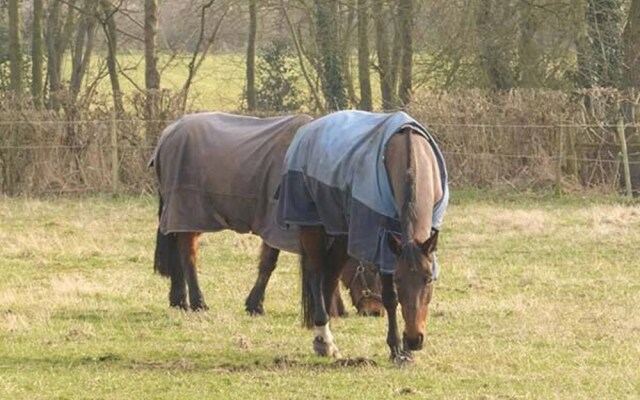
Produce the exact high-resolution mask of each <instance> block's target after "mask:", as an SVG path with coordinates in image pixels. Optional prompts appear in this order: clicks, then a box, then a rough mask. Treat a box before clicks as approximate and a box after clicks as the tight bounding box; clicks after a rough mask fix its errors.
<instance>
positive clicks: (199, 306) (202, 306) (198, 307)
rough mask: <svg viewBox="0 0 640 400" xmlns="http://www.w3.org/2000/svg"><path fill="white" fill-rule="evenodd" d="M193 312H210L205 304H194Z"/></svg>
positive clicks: (192, 306)
mask: <svg viewBox="0 0 640 400" xmlns="http://www.w3.org/2000/svg"><path fill="white" fill-rule="evenodd" d="M191 311H194V312H204V311H209V306H207V305H206V304H205V303H200V304H192V305H191Z"/></svg>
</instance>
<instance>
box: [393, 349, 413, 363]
mask: <svg viewBox="0 0 640 400" xmlns="http://www.w3.org/2000/svg"><path fill="white" fill-rule="evenodd" d="M391 360H392V361H393V364H394V365H395V366H396V367H406V366H407V365H409V364H412V363H413V355H412V354H411V353H410V352H408V351H402V352H400V353H398V354H396V355H394V356H392V357H391Z"/></svg>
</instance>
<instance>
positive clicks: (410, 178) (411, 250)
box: [400, 129, 422, 269]
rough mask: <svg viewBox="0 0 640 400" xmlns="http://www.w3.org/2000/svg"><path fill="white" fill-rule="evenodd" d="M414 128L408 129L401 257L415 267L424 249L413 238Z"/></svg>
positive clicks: (414, 218) (414, 197)
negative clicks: (412, 142) (412, 139)
mask: <svg viewBox="0 0 640 400" xmlns="http://www.w3.org/2000/svg"><path fill="white" fill-rule="evenodd" d="M412 132H413V131H412V130H411V129H408V131H407V139H406V140H407V170H406V180H405V183H404V193H405V196H404V204H402V215H401V221H400V223H401V226H402V252H401V254H400V258H401V259H402V260H403V261H404V262H405V263H407V265H409V266H411V269H414V268H415V267H416V266H418V265H420V262H421V261H420V260H421V258H422V250H421V249H420V248H419V247H418V245H417V244H416V243H415V241H414V240H413V236H414V232H415V227H414V221H415V220H416V218H417V215H418V214H417V211H416V165H415V157H414V153H413V145H412V144H411V135H412Z"/></svg>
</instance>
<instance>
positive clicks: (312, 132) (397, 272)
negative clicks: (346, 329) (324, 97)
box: [277, 111, 448, 365]
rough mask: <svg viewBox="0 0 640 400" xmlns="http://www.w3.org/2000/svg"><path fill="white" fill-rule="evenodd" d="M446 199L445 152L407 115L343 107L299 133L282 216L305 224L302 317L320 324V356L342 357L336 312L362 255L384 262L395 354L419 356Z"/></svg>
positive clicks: (404, 358)
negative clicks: (332, 310)
mask: <svg viewBox="0 0 640 400" xmlns="http://www.w3.org/2000/svg"><path fill="white" fill-rule="evenodd" d="M349 146H351V148H349ZM447 204H448V186H447V174H446V166H445V164H444V159H443V157H442V154H441V153H440V150H439V149H438V147H437V145H436V144H435V141H434V140H433V138H432V137H431V135H430V134H429V133H428V132H427V130H426V129H425V128H424V127H422V126H421V125H420V124H419V123H418V122H417V121H415V120H413V118H411V117H409V116H408V115H407V114H405V113H403V112H398V113H393V114H371V113H365V112H360V111H341V112H337V113H334V114H330V115H328V116H325V117H323V118H320V119H317V120H315V121H313V122H311V123H310V124H308V125H306V126H304V127H302V128H301V129H300V130H299V131H298V134H297V135H296V138H295V139H294V142H293V143H292V145H291V146H290V148H289V150H288V152H287V155H286V157H285V168H284V171H283V175H282V183H281V193H280V198H279V204H278V212H277V219H278V222H279V224H281V225H282V226H285V227H286V226H289V227H291V226H297V227H298V228H299V239H300V246H301V251H302V258H301V268H302V285H303V291H302V306H303V323H304V325H306V326H307V327H309V328H311V327H313V328H314V340H313V349H314V351H315V353H316V354H318V355H321V356H333V357H336V358H339V357H340V352H339V349H338V347H337V346H336V344H335V342H334V338H333V334H332V332H331V330H330V327H329V321H330V315H329V314H328V313H327V310H328V309H329V306H330V299H331V294H332V293H333V292H334V291H335V288H336V286H337V284H338V277H339V276H340V274H341V273H342V271H343V265H344V261H345V260H346V259H347V258H348V257H349V256H353V257H355V258H358V259H363V260H366V261H368V262H373V263H374V264H376V265H377V266H378V267H380V269H381V281H382V301H383V304H384V307H385V309H386V314H387V318H388V331H387V345H388V347H389V351H390V358H391V360H392V361H393V362H394V363H395V364H399V365H402V364H405V363H409V362H412V361H413V355H412V351H416V350H420V349H421V348H422V347H423V343H424V338H425V332H426V323H427V317H428V313H429V303H430V302H431V299H432V296H433V290H434V279H436V278H437V275H438V269H437V262H436V257H435V251H436V248H437V243H438V236H439V228H440V224H441V222H442V216H443V214H444V210H445V209H446V206H447ZM338 210H339V211H338ZM398 303H399V304H400V306H401V313H402V317H403V319H404V331H403V334H402V336H400V334H399V331H398V327H397V316H396V309H397V306H398ZM401 338H402V339H401Z"/></svg>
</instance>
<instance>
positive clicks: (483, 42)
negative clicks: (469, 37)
mask: <svg viewBox="0 0 640 400" xmlns="http://www.w3.org/2000/svg"><path fill="white" fill-rule="evenodd" d="M501 6H502V5H501ZM497 8H498V7H495V6H494V0H479V1H478V3H477V9H476V15H475V17H476V28H477V31H478V37H479V39H480V49H479V56H480V62H481V64H482V67H483V69H484V71H485V74H486V76H487V79H488V81H489V86H490V87H491V88H492V89H496V90H509V89H511V88H512V87H513V71H512V70H511V66H510V61H511V60H510V57H509V56H508V49H506V48H505V46H504V45H505V43H504V42H505V40H503V39H504V38H499V37H497V36H498V35H496V31H495V27H496V26H497V25H496V20H498V19H499V18H497V17H496V15H495V14H496V12H497V11H498V10H497Z"/></svg>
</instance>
